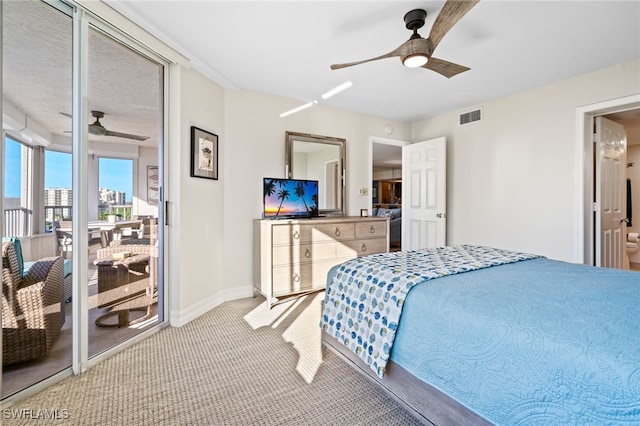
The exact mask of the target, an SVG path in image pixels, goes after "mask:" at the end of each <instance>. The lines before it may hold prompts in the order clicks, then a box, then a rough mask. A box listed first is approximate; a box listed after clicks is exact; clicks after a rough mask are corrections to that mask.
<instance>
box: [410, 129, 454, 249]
mask: <svg viewBox="0 0 640 426" xmlns="http://www.w3.org/2000/svg"><path fill="white" fill-rule="evenodd" d="M446 147H447V146H446V139H445V138H444V137H442V138H437V139H432V140H428V141H424V142H417V143H413V144H411V145H406V146H403V147H402V186H403V189H402V250H417V249H421V248H429V247H438V246H443V245H445V244H446V242H447V235H446V233H447V209H446V205H447V194H446V189H447V184H446V176H447V174H446V172H447V170H446V165H447V161H446V160H447V159H446V153H447V149H446Z"/></svg>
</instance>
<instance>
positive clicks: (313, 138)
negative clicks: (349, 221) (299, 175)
mask: <svg viewBox="0 0 640 426" xmlns="http://www.w3.org/2000/svg"><path fill="white" fill-rule="evenodd" d="M295 141H301V142H311V143H317V144H323V145H335V146H337V147H338V152H339V154H340V159H339V161H340V169H341V171H342V172H341V175H340V180H341V185H340V207H341V208H339V209H318V212H319V214H320V215H321V216H322V215H328V216H345V215H346V211H347V205H346V199H347V197H346V193H347V183H346V176H347V161H346V160H347V158H346V157H347V156H346V153H347V149H346V143H347V140H346V139H342V138H334V137H330V136H320V135H311V134H308V133H298V132H289V131H287V132H285V150H284V163H285V176H286V177H287V179H295V178H296V177H295V176H293V153H294V142H295Z"/></svg>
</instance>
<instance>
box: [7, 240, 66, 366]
mask: <svg viewBox="0 0 640 426" xmlns="http://www.w3.org/2000/svg"><path fill="white" fill-rule="evenodd" d="M62 275H63V264H62V258H61V257H59V256H56V257H47V258H44V259H41V260H40V261H38V262H36V263H35V264H34V265H33V266H31V268H30V269H29V271H28V273H27V275H26V276H25V277H22V273H21V271H20V266H19V262H18V255H17V254H16V250H15V246H14V243H13V242H5V243H3V244H2V365H3V366H4V365H9V364H13V363H17V362H21V361H28V360H31V359H37V358H42V357H45V356H47V355H48V354H49V352H50V351H51V347H52V346H53V344H54V343H55V341H56V340H57V339H58V337H59V336H60V328H61V327H62V315H64V312H63V308H62V307H63V304H62V297H63V276H62Z"/></svg>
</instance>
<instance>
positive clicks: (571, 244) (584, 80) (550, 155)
mask: <svg viewBox="0 0 640 426" xmlns="http://www.w3.org/2000/svg"><path fill="white" fill-rule="evenodd" d="M639 72H640V61H639V60H634V61H630V62H626V63H623V64H619V65H616V66H613V67H609V68H605V69H603V70H599V71H596V72H592V73H589V74H585V75H581V76H577V77H573V78H570V79H567V80H563V81H559V82H555V83H552V84H548V85H545V86H541V87H537V88H534V89H531V90H528V91H526V92H522V93H517V94H514V95H511V96H508V97H504V98H501V99H496V100H494V101H490V102H486V103H484V104H482V108H483V119H482V121H480V122H478V123H474V124H471V125H466V126H459V125H458V114H459V113H460V112H463V111H468V110H469V108H472V107H474V106H468V107H466V108H464V109H460V110H459V111H452V112H450V113H447V114H444V115H442V116H439V117H435V118H431V119H427V120H423V121H419V122H416V123H413V126H412V138H411V140H413V141H419V140H426V139H431V138H435V137H439V136H446V137H447V158H448V160H447V161H448V165H447V196H448V200H447V201H448V206H447V212H448V229H447V231H448V243H450V244H461V243H469V244H482V245H490V246H495V247H501V248H507V249H514V250H522V251H528V252H534V253H539V254H543V255H545V256H547V257H550V258H553V259H559V260H565V261H569V262H574V261H576V260H577V259H581V258H582V252H578V251H579V248H578V246H577V244H576V241H577V239H578V232H579V230H578V221H579V216H580V215H582V208H581V207H579V206H578V202H577V200H578V199H579V194H578V192H579V191H582V188H581V187H580V188H579V187H578V186H579V182H580V177H579V176H578V175H579V174H580V173H581V171H579V170H577V167H578V166H577V165H578V161H577V159H576V156H577V155H578V153H577V152H576V142H575V141H576V110H577V108H579V107H580V106H583V105H589V104H593V103H597V102H601V101H603V100H609V99H616V98H621V97H625V96H628V95H632V94H636V93H639V92H640V80H639V79H638V75H639Z"/></svg>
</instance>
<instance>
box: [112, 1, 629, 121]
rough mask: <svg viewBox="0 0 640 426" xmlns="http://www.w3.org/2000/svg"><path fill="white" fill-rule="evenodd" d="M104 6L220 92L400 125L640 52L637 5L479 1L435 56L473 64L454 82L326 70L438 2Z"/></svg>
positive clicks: (392, 69) (370, 50)
mask: <svg viewBox="0 0 640 426" xmlns="http://www.w3.org/2000/svg"><path fill="white" fill-rule="evenodd" d="M104 1H105V2H106V3H107V4H109V5H111V6H112V7H113V8H115V9H116V10H118V11H120V12H122V13H124V14H125V15H126V16H128V17H130V18H131V19H132V20H133V21H135V22H136V23H138V24H139V25H141V26H142V27H143V28H145V29H147V30H148V31H150V32H151V33H153V34H155V35H157V36H158V37H159V38H160V39H161V40H163V41H165V42H166V43H167V44H169V45H171V46H172V47H174V48H175V49H177V50H178V51H180V52H181V53H183V54H184V55H185V56H187V57H189V58H190V59H191V61H192V63H193V64H194V66H195V67H196V68H197V69H199V70H200V71H201V72H203V73H205V74H206V75H208V76H209V77H211V78H213V79H214V80H216V81H217V82H218V83H220V84H221V85H223V86H225V87H229V88H237V89H248V90H255V91H259V92H265V93H270V94H274V95H279V96H283V97H287V98H292V99H296V100H299V101H300V103H304V102H308V101H312V100H317V101H319V103H320V104H324V105H328V106H332V107H336V108H341V109H346V110H351V111H357V112H362V113H366V114H371V115H375V116H382V117H386V118H391V119H397V120H402V121H407V122H410V121H415V120H420V119H423V118H427V117H432V116H437V115H440V114H442V113H444V112H447V111H457V110H460V109H465V108H468V107H470V106H474V105H479V104H482V103H483V102H487V101H489V100H491V99H495V98H500V97H504V96H507V95H509V94H512V93H516V92H521V91H524V90H527V89H530V88H533V87H537V86H540V85H544V84H547V83H550V82H553V81H557V80H562V79H566V78H570V77H573V76H576V75H580V74H583V73H587V72H590V71H594V70H597V69H601V68H604V67H608V66H610V65H614V64H618V63H622V62H625V61H629V60H633V59H637V58H638V57H640V2H638V1H609V0H607V1H518V0H512V1H495V0H482V1H481V2H480V3H479V4H478V5H476V6H475V7H474V8H473V9H472V10H471V11H469V12H468V13H467V15H465V16H464V17H463V18H462V20H461V21H460V22H459V23H458V24H457V25H456V26H454V27H453V29H452V30H451V31H450V32H449V33H448V34H447V35H446V36H445V37H444V39H443V40H442V42H441V43H440V44H439V45H438V47H437V49H436V51H435V55H434V56H436V57H438V58H441V59H445V60H448V61H451V62H455V63H458V64H461V65H465V66H468V67H470V68H471V70H470V71H467V72H465V73H463V74H460V75H458V76H455V77H453V78H451V79H446V78H445V77H443V76H441V75H439V74H436V73H435V72H432V71H430V70H426V69H422V68H419V69H408V68H405V67H404V66H402V65H401V63H400V61H399V59H398V58H390V59H385V60H381V61H376V62H371V63H367V64H363V65H358V66H355V67H351V68H345V69H341V70H336V71H332V70H331V69H330V68H329V66H330V65H331V64H333V63H341V62H351V61H355V60H360V59H367V58H370V57H374V56H378V55H381V54H383V53H387V52H389V51H391V50H393V49H395V48H396V47H397V46H399V45H400V44H401V43H402V42H404V41H405V40H407V39H408V38H409V36H410V31H409V30H407V29H406V28H405V26H404V22H403V16H404V14H405V13H406V12H407V11H409V10H411V9H414V8H423V9H425V10H426V11H427V13H428V16H427V22H426V24H425V27H423V28H422V30H420V34H421V35H422V36H423V37H427V36H428V33H429V29H430V28H431V25H432V24H433V21H434V20H435V17H436V16H437V14H438V13H439V11H440V9H441V8H442V5H443V4H444V2H443V1H407V2H400V1H367V2H365V1H349V2H344V1H340V2H338V1H279V2H274V1H257V2H247V1H233V2H232V1H224V2H223V1H167V0H163V1H150V0H104ZM348 80H350V81H352V82H353V87H352V88H350V89H348V90H347V91H344V92H342V93H340V94H338V95H336V96H334V97H333V98H331V99H329V100H327V101H323V100H322V99H321V98H320V95H321V94H322V93H324V92H326V91H327V90H329V89H331V88H333V87H335V86H337V85H339V84H341V83H343V82H345V81H348ZM293 106H295V105H292V107H293ZM307 111H308V110H307ZM304 113H305V112H300V113H299V114H304Z"/></svg>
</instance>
